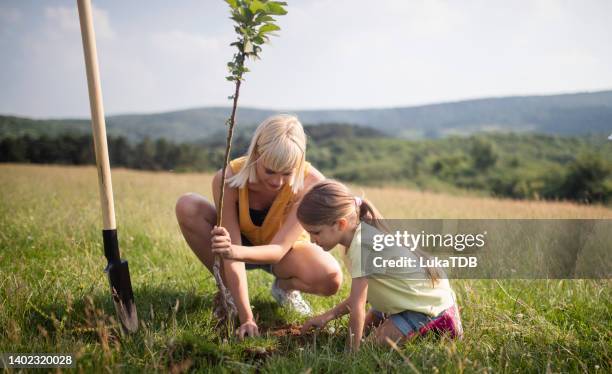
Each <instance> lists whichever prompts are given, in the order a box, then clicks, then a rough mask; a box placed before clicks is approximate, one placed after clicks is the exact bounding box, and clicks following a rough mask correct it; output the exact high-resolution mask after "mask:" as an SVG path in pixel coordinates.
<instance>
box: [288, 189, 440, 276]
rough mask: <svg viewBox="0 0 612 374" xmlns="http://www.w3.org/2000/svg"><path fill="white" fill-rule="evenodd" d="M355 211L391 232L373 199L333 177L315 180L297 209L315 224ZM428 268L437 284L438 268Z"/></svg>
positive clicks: (361, 218)
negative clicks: (361, 194) (356, 193)
mask: <svg viewBox="0 0 612 374" xmlns="http://www.w3.org/2000/svg"><path fill="white" fill-rule="evenodd" d="M353 212H355V213H356V216H357V217H358V219H359V221H360V222H365V223H367V224H368V225H370V226H374V227H376V228H377V229H379V230H380V231H383V232H385V233H389V232H390V230H389V228H388V227H387V225H385V224H384V222H383V221H382V220H383V217H382V215H381V214H380V213H379V212H378V210H377V209H376V207H374V205H373V204H372V203H371V202H369V201H368V200H366V199H364V198H359V197H356V196H355V195H353V193H352V192H351V191H350V190H349V189H348V187H346V186H345V185H344V184H342V183H340V182H337V181H335V180H331V179H327V180H324V181H321V182H319V183H317V184H315V185H314V186H312V188H310V189H309V190H308V191H307V192H306V193H305V194H304V197H302V199H301V201H300V205H299V206H298V209H297V218H298V220H299V221H300V223H305V224H307V225H311V226H319V225H333V224H334V223H336V222H337V221H338V220H339V219H341V218H346V217H349V216H350V215H351V214H353ZM414 253H415V254H416V255H417V256H420V257H424V258H428V256H427V255H426V254H425V253H423V252H422V251H421V250H420V249H416V250H415V251H414ZM424 270H425V273H426V274H427V276H428V277H429V279H430V280H431V283H432V286H435V283H436V281H437V280H438V279H440V272H439V271H438V269H436V268H434V267H425V269H424Z"/></svg>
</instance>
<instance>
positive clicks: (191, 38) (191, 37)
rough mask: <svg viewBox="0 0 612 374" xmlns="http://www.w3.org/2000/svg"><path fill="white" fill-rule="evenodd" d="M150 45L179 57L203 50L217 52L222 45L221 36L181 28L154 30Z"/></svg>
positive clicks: (198, 53) (200, 52)
mask: <svg viewBox="0 0 612 374" xmlns="http://www.w3.org/2000/svg"><path fill="white" fill-rule="evenodd" d="M150 42H151V46H152V47H153V48H155V49H157V50H158V51H161V52H164V53H169V54H171V55H172V56H174V57H177V58H179V59H181V58H183V59H184V58H189V56H193V55H196V54H197V55H200V54H202V53H203V52H210V53H217V52H218V51H219V50H220V48H221V46H222V45H223V43H222V41H221V38H219V37H212V36H205V35H201V34H197V33H192V32H185V31H181V30H171V31H163V32H155V33H153V34H152V35H151V38H150Z"/></svg>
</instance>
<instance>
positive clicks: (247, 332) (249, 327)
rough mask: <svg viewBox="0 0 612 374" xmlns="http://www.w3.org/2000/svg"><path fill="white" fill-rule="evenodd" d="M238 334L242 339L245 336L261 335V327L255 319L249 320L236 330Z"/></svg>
mask: <svg viewBox="0 0 612 374" xmlns="http://www.w3.org/2000/svg"><path fill="white" fill-rule="evenodd" d="M236 335H238V338H239V339H240V340H242V339H244V337H245V336H250V337H254V336H259V329H258V327H257V324H256V323H255V321H253V320H248V321H246V322H245V323H243V324H242V325H240V327H239V328H238V330H237V331H236Z"/></svg>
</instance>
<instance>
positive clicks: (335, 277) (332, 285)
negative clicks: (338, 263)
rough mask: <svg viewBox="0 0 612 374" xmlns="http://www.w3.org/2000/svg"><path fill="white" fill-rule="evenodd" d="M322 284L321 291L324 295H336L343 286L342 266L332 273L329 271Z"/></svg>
mask: <svg viewBox="0 0 612 374" xmlns="http://www.w3.org/2000/svg"><path fill="white" fill-rule="evenodd" d="M320 284H321V289H320V292H319V293H320V294H321V295H322V296H332V295H335V294H336V292H338V290H339V289H340V286H342V270H340V267H338V269H334V270H333V271H332V272H331V273H327V274H326V275H325V276H324V277H323V279H322V282H321V283H320Z"/></svg>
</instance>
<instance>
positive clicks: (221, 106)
mask: <svg viewBox="0 0 612 374" xmlns="http://www.w3.org/2000/svg"><path fill="white" fill-rule="evenodd" d="M604 93H612V88H610V89H604V90H595V91H576V92H561V93H550V94H530V95H507V96H489V97H475V98H466V99H458V100H451V101H441V102H432V103H425V104H417V105H405V106H393V107H363V108H319V109H317V108H314V109H310V108H306V109H299V108H298V109H295V108H293V109H284V108H267V107H255V106H249V105H241V106H239V107H238V110H241V109H247V110H260V111H274V112H279V113H294V112H319V111H323V112H327V111H369V110H373V111H374V110H391V109H409V108H420V107H427V106H436V105H446V104H458V103H466V102H474V101H483V100H496V99H500V100H501V99H513V98H532V97H556V96H571V95H588V94H604ZM231 108H232V106H231V105H229V104H228V105H202V106H196V107H186V108H177V109H170V110H162V111H151V112H125V113H105V115H104V117H106V118H109V117H122V116H145V115H159V114H168V113H180V112H186V111H191V110H201V109H231ZM0 116H4V117H17V118H26V119H32V120H88V119H90V118H91V116H90V115H85V116H73V117H67V116H59V117H55V116H47V117H36V116H27V115H23V114H18V113H17V114H16V113H1V112H0Z"/></svg>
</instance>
